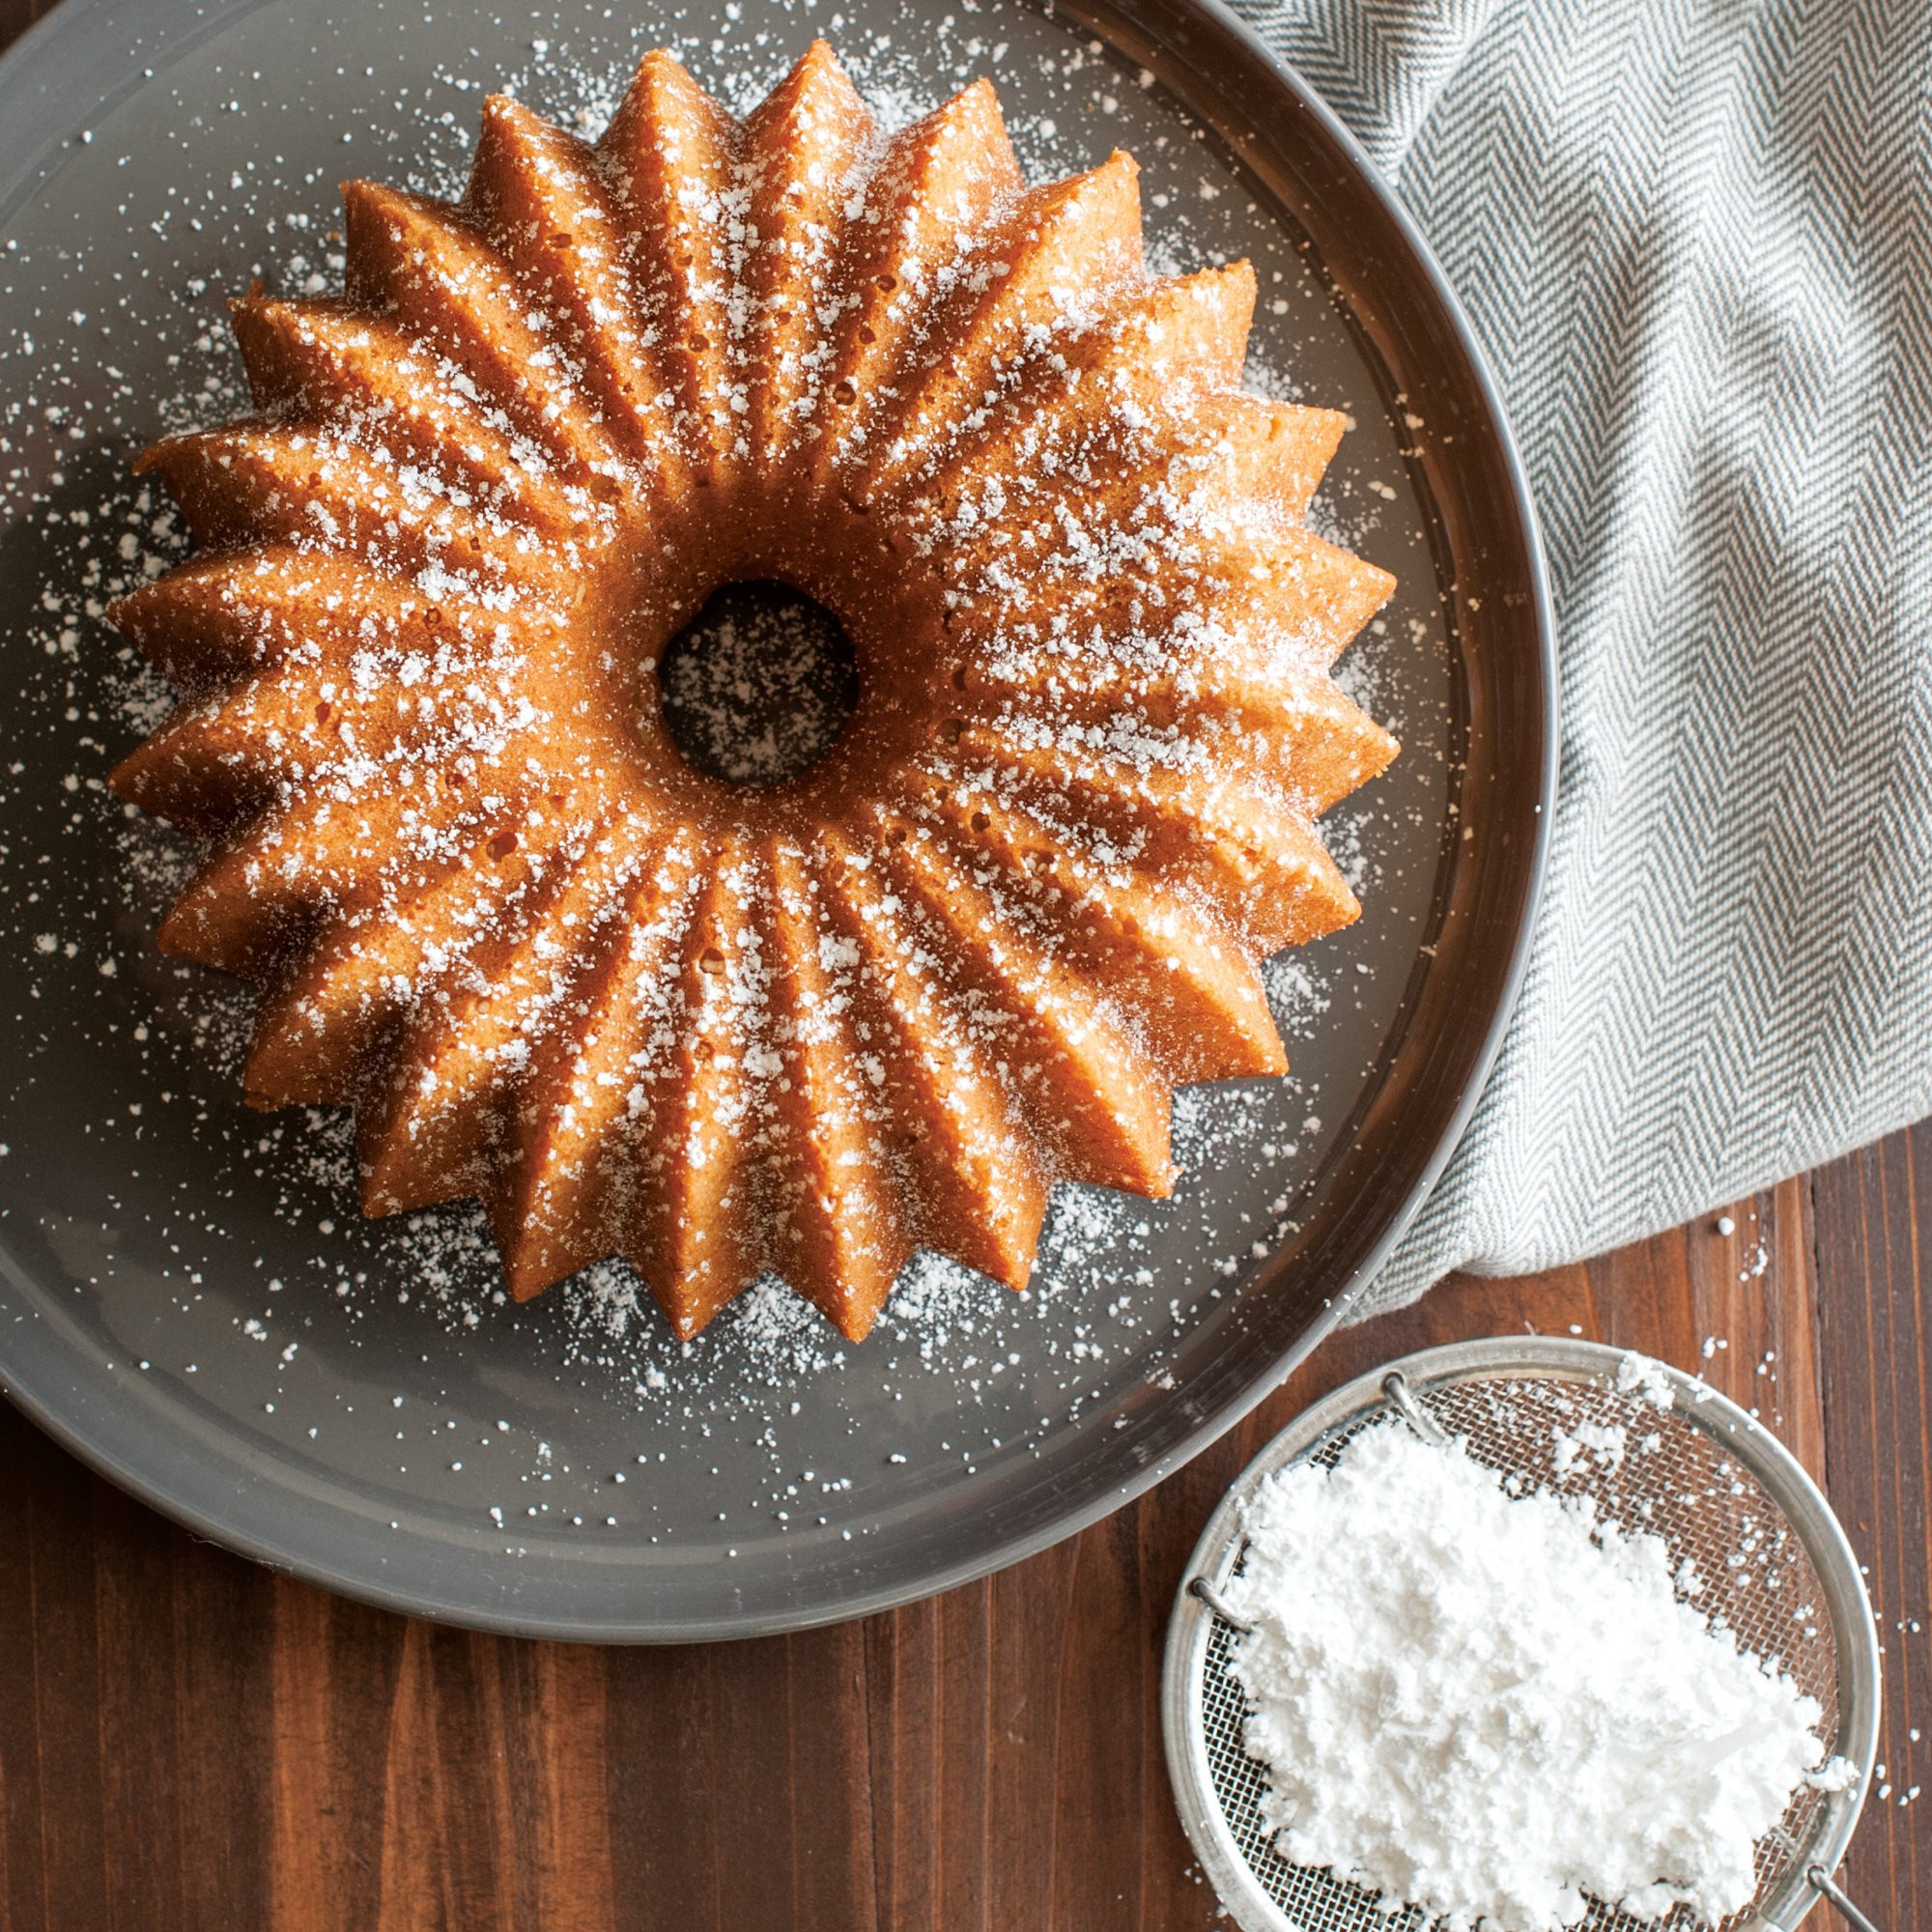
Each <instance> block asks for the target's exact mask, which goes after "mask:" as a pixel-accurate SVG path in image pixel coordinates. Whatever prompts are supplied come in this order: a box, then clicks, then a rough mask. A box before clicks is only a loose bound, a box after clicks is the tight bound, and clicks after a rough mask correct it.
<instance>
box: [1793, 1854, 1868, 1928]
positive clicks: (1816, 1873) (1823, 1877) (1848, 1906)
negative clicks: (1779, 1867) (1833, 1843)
mask: <svg viewBox="0 0 1932 1932" xmlns="http://www.w3.org/2000/svg"><path fill="white" fill-rule="evenodd" d="M1804 1879H1805V1883H1806V1884H1808V1885H1809V1886H1810V1888H1811V1889H1812V1890H1813V1891H1815V1892H1816V1893H1817V1894H1818V1895H1819V1897H1820V1898H1828V1899H1830V1900H1831V1901H1832V1903H1833V1905H1835V1906H1836V1907H1837V1908H1838V1910H1839V1912H1841V1913H1842V1914H1843V1915H1844V1918H1845V1922H1846V1923H1847V1924H1848V1925H1850V1926H1851V1928H1852V1932H1878V1927H1877V1926H1876V1925H1874V1924H1873V1923H1872V1921H1871V1920H1870V1919H1869V1918H1866V1917H1865V1916H1864V1914H1863V1913H1862V1912H1861V1911H1860V1910H1859V1908H1858V1907H1857V1906H1856V1905H1854V1904H1853V1903H1852V1901H1851V1900H1850V1899H1849V1898H1847V1897H1846V1896H1845V1894H1844V1893H1843V1891H1841V1890H1840V1889H1839V1888H1838V1882H1837V1880H1836V1879H1834V1878H1833V1876H1832V1874H1831V1873H1830V1872H1828V1871H1827V1870H1826V1869H1825V1867H1824V1866H1823V1865H1806V1866H1805V1867H1804Z"/></svg>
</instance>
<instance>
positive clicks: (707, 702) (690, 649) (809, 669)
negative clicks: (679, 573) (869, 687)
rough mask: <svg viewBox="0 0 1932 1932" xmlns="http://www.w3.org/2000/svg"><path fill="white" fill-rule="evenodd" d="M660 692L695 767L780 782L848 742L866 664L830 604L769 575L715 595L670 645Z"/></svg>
mask: <svg viewBox="0 0 1932 1932" xmlns="http://www.w3.org/2000/svg"><path fill="white" fill-rule="evenodd" d="M658 691H659V694H660V696H661V699H662V702H663V706H664V721H665V728H666V729H667V730H668V732H669V733H670V741H671V743H672V744H673V745H675V746H676V747H677V749H678V751H679V752H680V753H682V754H683V757H684V759H685V762H686V763H687V764H691V765H695V766H696V768H697V769H698V770H699V771H700V772H703V773H705V774H706V775H707V776H708V777H711V778H714V779H725V780H726V781H729V782H730V783H733V784H745V785H770V784H778V783H779V782H781V781H782V780H785V779H789V778H796V777H797V776H798V774H799V773H800V772H802V771H805V770H807V769H808V768H809V767H810V766H812V765H815V764H816V763H817V762H818V760H819V759H820V758H822V757H823V756H824V755H825V754H826V753H827V752H829V751H831V749H832V748H833V746H834V745H836V744H837V743H838V740H839V737H840V735H841V734H842V733H843V731H844V729H845V726H846V725H848V724H849V723H850V722H851V718H852V713H853V711H854V710H855V709H856V708H857V706H858V702H859V659H858V654H857V653H856V652H855V651H854V650H853V648H852V639H851V638H850V637H849V636H848V635H847V634H846V630H845V626H844V625H843V624H841V623H840V622H839V621H838V618H837V617H835V616H834V615H833V614H832V612H831V611H828V610H827V609H826V608H825V606H824V605H823V604H821V603H819V602H818V601H817V600H816V599H815V598H811V597H808V596H807V595H806V594H805V592H804V591H802V590H797V589H794V588H793V587H792V585H790V584H789V583H781V582H778V581H777V580H776V579H773V578H760V579H757V580H755V581H753V582H744V583H727V584H726V585H725V587H724V588H723V589H722V590H716V591H713V592H712V594H711V596H710V597H709V598H708V599H707V600H706V601H705V605H704V608H703V609H702V610H701V611H698V613H697V615H696V616H695V617H694V618H693V619H692V620H691V622H690V623H688V624H687V625H686V626H685V627H684V629H683V630H681V631H680V632H678V634H677V636H676V637H674V638H673V639H671V640H670V642H669V643H668V644H667V645H666V646H665V648H664V651H663V654H662V655H661V656H660V657H659V659H658Z"/></svg>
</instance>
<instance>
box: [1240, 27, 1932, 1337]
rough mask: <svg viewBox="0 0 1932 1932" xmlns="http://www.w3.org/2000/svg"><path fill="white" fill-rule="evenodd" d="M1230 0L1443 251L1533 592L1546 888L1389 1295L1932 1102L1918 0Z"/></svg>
mask: <svg viewBox="0 0 1932 1932" xmlns="http://www.w3.org/2000/svg"><path fill="white" fill-rule="evenodd" d="M1241 11H1242V13H1243V14H1245V16H1246V17H1247V19H1248V20H1249V21H1250V22H1251V23H1252V24H1253V25H1254V26H1255V27H1256V29H1257V30H1258V31H1259V32H1260V33H1261V35H1262V36H1263V38H1264V40H1265V41H1266V43H1268V45H1269V46H1270V47H1272V48H1273V49H1274V50H1275V51H1276V52H1277V53H1278V54H1280V55H1281V56H1282V57H1283V58H1285V59H1286V60H1288V61H1289V62H1290V63H1291V64H1292V65H1293V66H1294V67H1295V68H1297V69H1298V70H1299V71H1301V73H1302V74H1303V75H1304V76H1306V78H1307V79H1308V80H1309V81H1310V82H1311V83H1312V84H1313V85H1314V86H1315V87H1316V88H1317V89H1318V90H1319V91H1320V92H1321V94H1322V95H1324V96H1325V97H1326V99H1328V100H1329V102H1330V103H1331V104H1332V105H1333V106H1334V107H1335V108H1336V110H1337V111H1338V112H1339V113H1340V114H1341V115H1342V116H1343V118H1344V119H1345V120H1346V121H1347V122H1348V123H1349V124H1350V127H1351V128H1353V130H1354V131H1355V133H1356V134H1357V135H1358V136H1359V138H1360V139H1361V141H1362V142H1363V144H1364V146H1365V147H1366V148H1367V150H1368V152H1369V154H1370V156H1372V158H1373V159H1374V160H1375V161H1376V162H1377V164H1378V166H1379V167H1380V168H1381V169H1382V171H1383V173H1384V175H1385V176H1386V177H1387V179H1388V180H1389V181H1390V182H1391V183H1392V184H1393V185H1394V186H1395V187H1396V189H1397V191H1398V192H1399V193H1400V194H1401V196H1402V197H1403V199H1404V200H1405V201H1406V204H1407V206H1408V207H1409V209H1410V210H1411V211H1412V213H1414V214H1415V216H1416V218H1417V219H1418V221H1419V222H1420V223H1421V226H1422V228H1423V230H1424V231H1425V233H1426V234H1427V235H1428V237H1429V239H1430V241H1431V242H1432V244H1433V245H1434V247H1435V251H1436V253H1437V255H1438V256H1439V258H1440V260H1441V262H1442V265H1443V267H1444V269H1445V270H1446V271H1447V273H1448V275H1449V278H1450V280H1451V281H1452V282H1453V283H1454V284H1455V286H1456V288H1457V289H1458V290H1459V291H1460V293H1461V295H1462V298H1463V301H1464V303H1465V304H1466V305H1467V308H1468V311H1469V314H1470V316H1471V318H1472V320H1473V323H1474V326H1475V329H1476V333H1477V335H1478V336H1479V337H1480V338H1481V340H1482V342H1483V344H1484V347H1485V348H1486V350H1487V351H1488V353H1489V355H1490V358H1491V362H1492V367H1493V369H1494V371H1495V373H1496V376H1497V379H1498V381H1499V382H1500V384H1501V387H1502V390H1503V394H1504V397H1505V399H1506V402H1507V404H1508V408H1509V411H1510V415H1511V419H1512V421H1513V423H1514V426H1515V429H1516V433H1517V436H1518V439H1519V440H1520V444H1521V447H1522V453H1523V458H1524V461H1525V462H1526V464H1527V465H1528V469H1529V474H1530V479H1531V483H1532V486H1533V488H1534V491H1535V494H1536V498H1537V504H1538V507H1539V509H1540V511H1541V513H1542V518H1543V528H1544V534H1545V539H1546V541H1547V543H1548V550H1549V558H1550V564H1551V570H1552V575H1553V579H1554V585H1555V593H1556V611H1557V619H1558V625H1559V636H1560V649H1561V655H1562V665H1563V778H1562V793H1561V802H1560V805H1559V808H1558V813H1557V819H1556V824H1555V827H1554V844H1553V848H1552V854H1551V861H1550V871H1549V881H1548V894H1547V896H1546V900H1545V904H1544V909H1543V914H1542V920H1541V923H1540V926H1539V929H1538V931H1537V933H1536V936H1535V940H1534V945H1533V951H1532V953H1531V958H1530V963H1529V971H1528V977H1527V979H1526V980H1525V981H1524V985H1523V989H1522V996H1521V1001H1520V1005H1519V1007H1518V1009H1517V1012H1516V1017H1515V1020H1514V1023H1513V1025H1512V1027H1511V1029H1510V1033H1509V1037H1508V1039H1507V1042H1506V1044H1505V1045H1504V1048H1503V1051H1502V1056H1501V1059H1500V1060H1499V1061H1498V1063H1497V1065H1496V1069H1495V1072H1494V1074H1493V1075H1492V1079H1491V1081H1490V1085H1489V1088H1488V1091H1487V1092H1486V1093H1485V1094H1484V1095H1483V1099H1482V1103H1481V1106H1480V1108H1479V1110H1478V1112H1477V1114H1476V1117H1475V1120H1474V1122H1473V1123H1472V1124H1471V1126H1470V1128H1469V1131H1468V1134H1467V1136H1466V1137H1465V1139H1464V1140H1463V1145H1462V1147H1461V1148H1460V1149H1459V1151H1457V1153H1456V1155H1455V1158H1454V1160H1453V1162H1452V1164H1451V1165H1450V1167H1449V1169H1448V1172H1447V1174H1446V1175H1445V1176H1444V1178H1443V1180H1442V1182H1441V1184H1440V1185H1439V1186H1438V1187H1437V1189H1436V1191H1435V1196H1434V1198H1433V1199H1432V1200H1431V1201H1430V1202H1429V1203H1428V1205H1427V1207H1426V1208H1424V1209H1423V1212H1422V1214H1421V1216H1420V1218H1419V1219H1418V1221H1417V1222H1416V1224H1415V1226H1414V1227H1413V1228H1412V1230H1411V1231H1410V1233H1409V1235H1408V1237H1407V1239H1406V1241H1405V1243H1404V1244H1403V1246H1402V1248H1401V1249H1400V1251H1399V1252H1398V1254H1397V1255H1396V1257H1395V1258H1394V1260H1393V1261H1392V1262H1391V1264H1389V1266H1388V1267H1387V1268H1386V1269H1385V1270H1384V1271H1383V1274H1382V1276H1381V1278H1380V1280H1379V1281H1378V1283H1377V1285H1376V1288H1375V1290H1374V1291H1373V1293H1372V1296H1371V1302H1370V1304H1369V1305H1371V1306H1373V1307H1387V1306H1391V1305H1393V1304H1395V1303H1397V1302H1400V1301H1404V1300H1406V1299H1409V1298H1411V1297H1412V1296H1414V1295H1415V1294H1417V1293H1420V1292H1421V1291H1422V1290H1423V1289H1424V1288H1425V1287H1427V1286H1428V1284H1429V1283H1430V1282H1432V1281H1434V1280H1435V1278H1436V1277H1437V1276H1438V1275H1440V1274H1443V1273H1445V1272H1446V1271H1448V1270H1449V1269H1451V1268H1456V1267H1467V1268H1473V1269H1475V1270H1477V1271H1479V1272H1482V1273H1489V1274H1509V1273H1516V1272H1520V1271H1523V1270H1527V1269H1532V1268H1541V1267H1548V1266H1553V1265H1555V1264H1560V1263H1564V1262H1570V1261H1575V1260H1578V1259H1580V1258H1581V1257H1583V1256H1586V1255H1591V1254H1596V1253H1599V1252H1601V1251H1602V1250H1604V1249H1605V1248H1609V1247H1612V1246H1615V1245H1616V1244H1618V1243H1619V1242H1622V1241H1625V1240H1630V1239H1634V1238H1635V1237H1637V1236H1643V1235H1648V1234H1652V1233H1655V1232H1657V1231H1658V1230H1660V1229H1662V1228H1666V1227H1669V1226H1672V1225H1674V1224H1676V1223H1678V1222H1681V1221H1684V1220H1686V1219H1688V1218H1690V1216H1691V1215H1693V1214H1698V1213H1701V1212H1704V1211H1706V1210H1708V1209H1710V1208H1712V1207H1714V1206H1715V1205H1716V1204H1718V1203H1720V1202H1723V1201H1727V1200H1731V1199H1735V1198H1736V1197H1737V1196H1739V1195H1741V1194H1744V1193H1746V1192H1747V1191H1749V1190H1751V1189H1753V1188H1756V1187H1759V1186H1763V1185H1767V1184H1769V1183H1770V1182H1772V1181H1775V1180H1776V1179H1781V1178H1782V1177H1784V1176H1786V1175H1789V1174H1793V1173H1796V1172H1798V1171H1800V1170H1801V1169H1804V1168H1806V1167H1809V1166H1811V1165H1814V1164H1815V1163H1817V1162H1819V1161H1822V1160H1825V1159H1827V1158H1829V1157H1831V1156H1833V1155H1834V1154H1837V1153H1840V1152H1843V1151H1846V1150H1848V1149H1851V1148H1854V1147H1857V1146H1859V1145H1861V1144H1862V1143H1864V1142H1866V1141H1868V1140H1871V1139H1874V1138H1875V1137H1877V1136H1878V1135H1880V1134H1882V1133H1885V1132H1887V1131H1888V1130H1889V1129H1891V1128H1893V1127H1896V1126H1899V1125H1901V1124H1903V1123H1905V1122H1909V1121H1912V1120H1914V1119H1917V1118H1918V1117H1919V1116H1920V1115H1923V1114H1925V1113H1927V1112H1932V247H1928V241H1932V7H1928V6H1926V5H1924V4H1916V3H1915V0H1241Z"/></svg>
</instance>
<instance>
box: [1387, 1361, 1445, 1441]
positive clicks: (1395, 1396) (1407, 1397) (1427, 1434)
mask: <svg viewBox="0 0 1932 1932" xmlns="http://www.w3.org/2000/svg"><path fill="white" fill-rule="evenodd" d="M1382 1393H1383V1394H1384V1395H1385V1396H1387V1397H1388V1399H1389V1402H1390V1404H1391V1406H1393V1407H1394V1409H1395V1412H1396V1413H1397V1414H1398V1415H1399V1416H1401V1417H1402V1419H1403V1420H1404V1421H1405V1422H1406V1423H1407V1424H1408V1426H1409V1427H1410V1428H1411V1429H1412V1430H1414V1431H1415V1433H1416V1434H1417V1435H1419V1436H1421V1437H1422V1439H1423V1440H1424V1441H1425V1442H1428V1443H1431V1444H1433V1445H1434V1446H1435V1448H1437V1449H1446V1448H1448V1446H1449V1437H1448V1435H1446V1434H1444V1432H1443V1429H1442V1425H1441V1424H1440V1423H1438V1422H1437V1421H1436V1420H1435V1417H1434V1416H1433V1415H1431V1414H1430V1412H1429V1411H1428V1410H1427V1409H1426V1408H1424V1407H1423V1406H1422V1405H1421V1404H1420V1403H1419V1402H1417V1401H1416V1399H1415V1397H1414V1395H1413V1394H1412V1393H1411V1392H1410V1389H1409V1386H1408V1378H1407V1377H1406V1376H1405V1375H1404V1374H1403V1372H1402V1371H1401V1370H1400V1369H1391V1370H1390V1371H1389V1372H1388V1374H1387V1375H1385V1376H1384V1377H1383V1378H1382Z"/></svg>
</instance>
